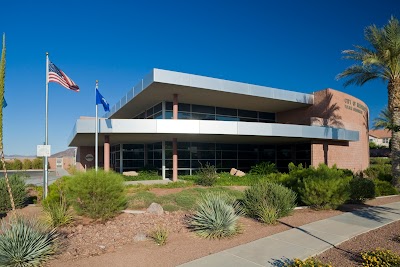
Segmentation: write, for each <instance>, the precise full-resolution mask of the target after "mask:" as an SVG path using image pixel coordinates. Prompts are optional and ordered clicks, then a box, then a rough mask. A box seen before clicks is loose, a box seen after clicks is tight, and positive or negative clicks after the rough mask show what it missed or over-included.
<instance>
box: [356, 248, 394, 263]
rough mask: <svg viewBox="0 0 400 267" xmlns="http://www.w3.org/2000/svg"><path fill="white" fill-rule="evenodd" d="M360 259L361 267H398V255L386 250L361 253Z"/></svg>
mask: <svg viewBox="0 0 400 267" xmlns="http://www.w3.org/2000/svg"><path fill="white" fill-rule="evenodd" d="M361 258H362V259H363V263H362V264H363V266H366V267H381V266H382V267H383V266H388V267H390V266H400V255H398V254H396V253H394V252H392V251H390V250H387V249H379V248H378V249H376V250H373V251H368V252H364V253H361Z"/></svg>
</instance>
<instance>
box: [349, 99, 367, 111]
mask: <svg viewBox="0 0 400 267" xmlns="http://www.w3.org/2000/svg"><path fill="white" fill-rule="evenodd" d="M344 108H346V109H348V110H352V111H354V112H357V113H360V114H363V112H367V111H368V109H367V107H366V106H364V105H362V104H360V103H358V102H357V101H352V100H351V99H348V98H345V99H344Z"/></svg>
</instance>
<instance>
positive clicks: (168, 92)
mask: <svg viewBox="0 0 400 267" xmlns="http://www.w3.org/2000/svg"><path fill="white" fill-rule="evenodd" d="M174 94H178V102H180V103H190V104H198V105H208V106H217V107H225V108H236V109H245V110H255V111H263V112H281V111H286V110H292V109H297V108H301V107H307V106H310V105H312V104H313V102H314V96H313V95H312V94H306V93H299V92H293V91H288V90H282V89H276V88H271V87H265V86H259V85H253V84H247V83H241V82H234V81H228V80H223V79H216V78H210V77H205V76H199V75H193V74H187V73H181V72H175V71H168V70H161V69H153V70H152V71H151V72H150V73H149V74H148V75H146V76H145V77H144V78H143V79H142V80H141V81H140V82H139V83H138V84H137V85H135V86H134V87H133V88H132V89H131V90H129V91H128V92H127V94H126V95H124V96H123V97H122V98H121V99H120V101H118V102H117V103H116V104H115V105H114V106H113V107H112V108H111V109H110V112H108V113H106V114H105V117H107V118H110V119H129V118H132V117H133V116H136V115H138V114H139V113H141V112H143V111H144V110H145V109H147V108H150V107H151V106H153V105H155V104H158V103H159V102H161V101H173V95H174Z"/></svg>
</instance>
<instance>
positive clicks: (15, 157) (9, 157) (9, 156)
mask: <svg viewBox="0 0 400 267" xmlns="http://www.w3.org/2000/svg"><path fill="white" fill-rule="evenodd" d="M4 158H6V159H30V158H36V156H26V155H4Z"/></svg>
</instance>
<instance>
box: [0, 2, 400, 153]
mask: <svg viewBox="0 0 400 267" xmlns="http://www.w3.org/2000/svg"><path fill="white" fill-rule="evenodd" d="M391 15H394V16H396V17H397V18H400V1H397V0H380V1H369V0H352V1H348V0H347V1H343V0H339V1H308V0H303V1H295V0H293V1H288V0H284V1H267V0H265V1H252V0H249V1H232V0H231V1H206V0H202V1H187V0H186V1H184V0H182V1H174V0H171V1H121V0H114V1H89V0H86V1H76V0H71V1H64V2H54V1H28V0H21V1H4V3H2V4H1V14H0V31H2V32H5V33H6V38H7V40H6V44H7V70H6V88H5V90H6V93H5V96H6V100H7V103H8V106H7V108H5V109H4V119H3V125H4V148H5V153H6V154H22V155H35V154H36V145H38V144H42V143H43V142H44V134H45V128H44V127H45V71H46V70H45V52H49V53H50V60H51V61H52V62H53V63H54V64H56V65H57V66H58V67H59V68H60V69H62V70H63V71H64V72H65V73H66V74H67V75H68V76H69V77H70V78H72V79H73V80H74V81H75V82H76V83H77V84H78V85H79V86H80V88H81V91H80V92H79V93H75V92H72V91H69V90H67V89H65V88H63V87H61V86H60V85H58V84H57V83H50V86H49V91H50V92H49V144H50V145H51V146H52V153H55V152H59V151H61V150H64V149H66V148H67V146H68V144H67V140H68V137H69V135H70V133H71V131H72V128H73V126H74V123H75V121H76V119H78V118H79V116H94V115H95V106H94V101H95V98H94V85H95V80H96V79H98V80H99V90H100V92H101V93H102V95H103V96H104V97H105V98H106V99H107V100H108V102H109V103H110V104H111V105H113V104H115V103H116V102H117V101H118V100H119V99H120V98H121V97H122V96H123V95H124V94H125V93H126V92H127V91H128V90H129V89H130V88H132V86H134V85H135V84H136V83H137V82H138V81H139V80H140V79H141V78H142V77H143V76H144V75H145V74H147V73H148V72H150V71H151V69H152V68H161V69H167V70H174V71H180V72H186V73H191V74H199V75H204V76H210V77H216V78H221V79H227V80H234V81H240V82H246V83H252V84H258V85H264V86H269V87H275V88H281V89H287V90H294V91H299V92H308V93H311V92H313V91H318V90H321V89H324V88H328V87H330V88H334V89H337V90H341V91H344V92H346V93H349V94H351V95H354V96H355V97H357V98H360V99H361V100H363V101H364V102H366V104H367V105H368V107H369V109H370V117H371V118H374V117H376V116H377V115H378V113H379V111H380V110H381V109H382V108H383V107H384V106H385V105H386V103H387V90H386V84H384V83H383V82H380V81H376V82H373V83H370V84H368V85H365V86H363V87H357V86H349V87H346V88H344V87H343V81H336V80H335V76H336V75H337V74H338V73H339V72H341V71H342V70H344V69H345V68H346V67H347V66H349V65H350V64H351V62H349V61H346V60H342V59H341V51H342V50H344V49H351V48H352V46H353V45H355V44H360V45H366V43H365V40H364V35H363V33H364V29H365V28H366V27H367V26H369V25H371V24H376V25H377V26H379V27H381V26H383V25H384V24H386V23H387V21H388V19H389V18H390V16H391ZM99 110H101V111H100V113H99V114H100V115H103V114H104V113H103V111H102V108H101V107H99Z"/></svg>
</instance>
